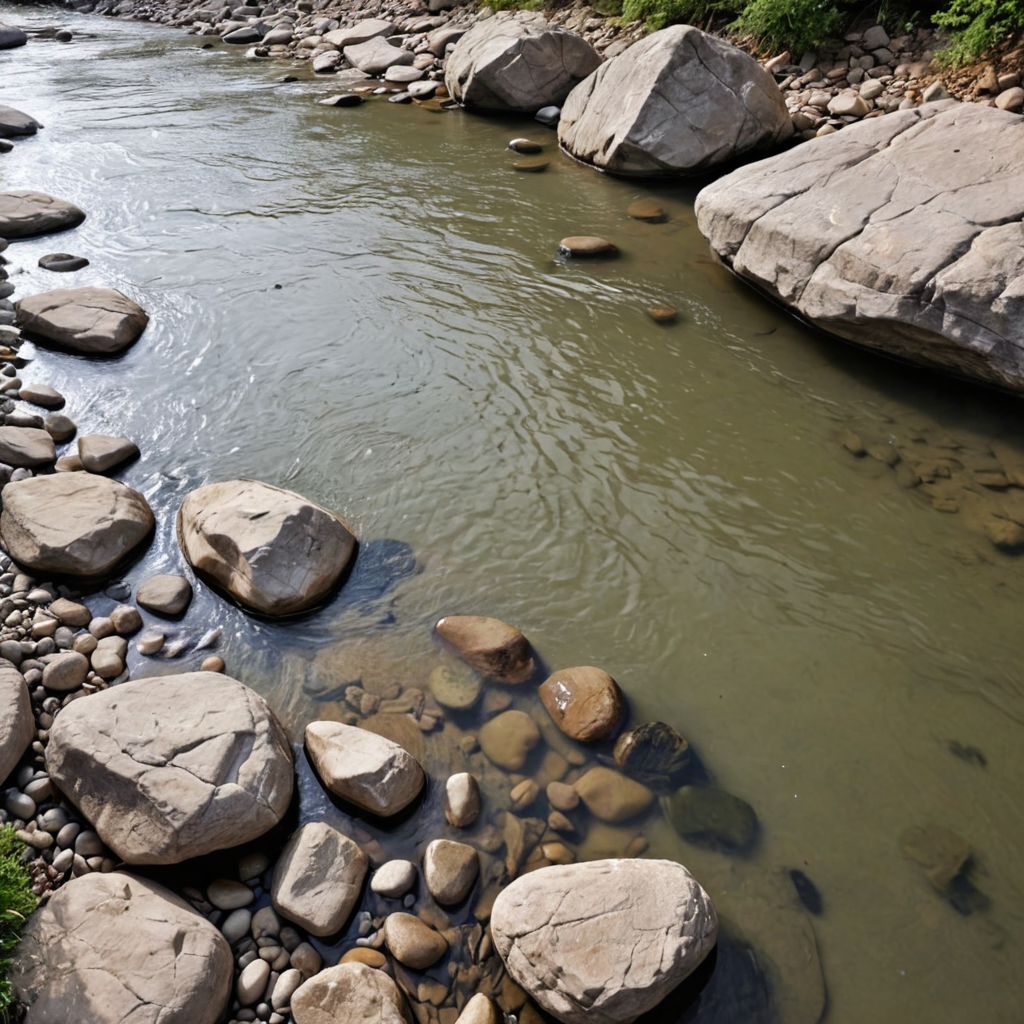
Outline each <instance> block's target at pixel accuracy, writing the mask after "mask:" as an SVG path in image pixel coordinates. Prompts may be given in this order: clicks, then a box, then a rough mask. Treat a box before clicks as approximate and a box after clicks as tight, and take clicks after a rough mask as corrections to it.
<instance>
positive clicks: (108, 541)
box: [0, 473, 155, 577]
mask: <svg viewBox="0 0 1024 1024" xmlns="http://www.w3.org/2000/svg"><path fill="white" fill-rule="evenodd" d="M154 525H155V520H154V518H153V512H152V510H151V509H150V507H149V504H148V502H147V501H146V499H145V498H144V497H143V496H142V495H141V494H139V493H138V492H137V491H133V490H132V489H131V488H130V487H126V486H125V485H124V484H122V483H118V482H117V481H115V480H108V479H107V478H106V477H101V476H93V475H91V474H86V473H57V474H54V475H53V476H38V477H33V478H32V479H31V480H19V481H17V482H16V483H12V484H8V485H7V486H6V487H5V488H4V494H3V512H2V514H0V540H2V541H3V545H4V549H5V550H6V551H7V553H8V554H9V555H10V556H11V558H13V559H14V560H15V562H17V563H18V564H19V565H20V566H22V567H24V568H25V569H32V570H35V571H37V572H43V573H47V572H52V573H57V574H59V575H67V576H81V577H97V576H103V575H105V574H106V573H108V572H110V571H111V570H112V569H114V567H115V566H117V565H118V563H119V562H121V561H122V559H124V558H126V557H128V555H130V554H131V553H132V552H133V551H134V550H135V549H136V548H137V547H138V546H139V545H140V544H141V543H142V542H143V541H144V540H145V539H146V538H147V537H148V536H149V535H150V533H151V532H152V530H153V527H154Z"/></svg>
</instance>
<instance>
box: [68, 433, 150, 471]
mask: <svg viewBox="0 0 1024 1024" xmlns="http://www.w3.org/2000/svg"><path fill="white" fill-rule="evenodd" d="M138 454H139V446H138V445H137V444H136V443H135V442H134V441H130V440H129V439H128V438H127V437H108V436H107V435H106V434H83V435H82V436H81V437H80V438H79V439H78V457H79V458H80V459H81V460H82V465H83V466H84V467H85V470H86V472H87V473H106V472H107V470H108V469H113V468H114V467H115V466H120V465H121V463H122V462H127V461H128V460H129V459H133V458H135V456H136V455H138Z"/></svg>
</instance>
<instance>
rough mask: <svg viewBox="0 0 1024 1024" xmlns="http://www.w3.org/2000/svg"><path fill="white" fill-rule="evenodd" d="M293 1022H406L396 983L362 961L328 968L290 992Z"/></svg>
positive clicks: (301, 1023) (342, 1023)
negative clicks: (292, 992) (291, 993)
mask: <svg viewBox="0 0 1024 1024" xmlns="http://www.w3.org/2000/svg"><path fill="white" fill-rule="evenodd" d="M291 1008H292V1018H293V1019H294V1021H295V1024H366V1022H371V1021H372V1024H408V1019H409V1018H408V1015H407V1014H406V1011H405V1002H404V1000H403V999H402V993H401V992H399V991H398V986H397V985H396V984H395V983H394V982H393V981H392V980H391V979H390V978H389V977H388V976H387V975H386V974H385V973H384V972H383V971H378V970H375V969H374V968H372V967H369V966H367V965H366V964H361V963H352V962H351V961H349V962H348V963H344V964H338V966H337V967H328V968H327V969H326V970H324V971H321V972H320V973H319V974H316V975H314V976H313V977H312V978H310V979H309V981H306V982H304V983H303V984H302V985H300V986H299V987H298V988H297V989H296V990H295V992H294V994H293V995H292V1003H291Z"/></svg>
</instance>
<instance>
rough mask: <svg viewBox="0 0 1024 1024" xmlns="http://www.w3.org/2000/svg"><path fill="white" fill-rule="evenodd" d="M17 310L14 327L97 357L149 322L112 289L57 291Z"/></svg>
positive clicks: (119, 348)
mask: <svg viewBox="0 0 1024 1024" xmlns="http://www.w3.org/2000/svg"><path fill="white" fill-rule="evenodd" d="M0 229H2V225H0ZM16 309H17V325H18V326H19V327H20V328H21V329H22V330H23V331H25V332H26V333H28V334H31V335H34V336H35V337H38V338H42V339H43V340H45V341H49V342H52V343H53V344H55V345H59V346H61V347H62V348H67V349H71V350H72V351H73V352H86V353H90V354H97V355H115V354H116V353H118V352H123V351H124V350H125V349H126V348H129V347H130V346H131V345H134V344H135V342H136V341H138V339H139V336H140V335H141V334H142V332H143V331H144V330H145V329H146V325H147V324H148V323H149V316H148V314H147V313H146V311H145V310H144V309H143V308H142V307H141V306H140V305H138V303H136V302H133V301H132V300H131V299H129V298H128V296H127V295H122V294H121V292H119V291H115V290H113V289H111V288H56V289H54V290H53V291H49V292H41V293H40V294H38V295H30V296H28V297H27V298H24V299H21V300H20V301H19V302H18V303H16Z"/></svg>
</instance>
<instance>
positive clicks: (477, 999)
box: [455, 992, 502, 1024]
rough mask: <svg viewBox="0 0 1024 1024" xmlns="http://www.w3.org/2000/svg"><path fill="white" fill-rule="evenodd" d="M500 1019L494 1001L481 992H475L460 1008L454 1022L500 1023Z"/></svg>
mask: <svg viewBox="0 0 1024 1024" xmlns="http://www.w3.org/2000/svg"><path fill="white" fill-rule="evenodd" d="M501 1021H502V1017H499V1015H498V1010H497V1008H496V1007H495V1005H494V1003H493V1002H491V1000H490V999H488V998H487V996H485V995H484V994H483V992H477V994H476V995H475V996H472V997H471V998H470V1000H469V1002H468V1003H466V1005H465V1006H464V1007H463V1008H462V1013H460V1014H459V1016H458V1019H457V1020H456V1021H455V1024H501Z"/></svg>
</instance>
